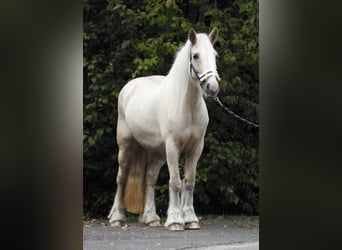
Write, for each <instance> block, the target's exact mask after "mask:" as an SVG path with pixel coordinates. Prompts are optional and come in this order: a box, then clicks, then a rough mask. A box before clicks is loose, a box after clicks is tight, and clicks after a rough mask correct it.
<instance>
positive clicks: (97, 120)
mask: <svg viewBox="0 0 342 250" xmlns="http://www.w3.org/2000/svg"><path fill="white" fill-rule="evenodd" d="M258 22H259V20H258V1H257V0H255V1H250V0H216V1H212V0H190V1H185V0H179V1H175V0H167V1H165V0H143V1H133V0H127V1H123V0H84V88H83V92H84V93H83V94H84V136H83V145H84V212H85V215H86V216H105V215H107V213H108V212H109V209H110V207H111V205H112V202H113V198H114V192H115V188H116V184H115V180H116V173H117V168H118V166H117V153H118V148H117V145H116V141H115V138H116V133H115V128H116V117H117V97H118V94H119V91H120V89H121V88H122V87H123V86H124V84H125V83H126V82H128V81H129V80H130V79H132V78H135V77H138V76H145V75H152V74H164V75H165V74H167V72H168V70H169V69H170V67H171V65H172V64H173V60H174V56H175V53H176V52H177V50H178V49H179V48H180V46H182V45H183V44H184V42H185V40H186V38H187V32H188V30H189V28H190V27H194V28H195V29H196V30H197V31H198V32H209V31H210V30H211V29H212V28H213V27H215V26H217V27H219V38H218V41H217V42H216V44H215V48H216V50H217V52H218V54H219V57H218V59H217V65H218V72H219V74H220V76H221V79H222V80H221V82H220V87H221V90H220V98H221V99H222V101H223V102H224V103H225V104H226V105H228V106H229V107H231V108H232V109H233V110H234V111H235V112H237V113H239V114H241V115H242V116H244V117H246V118H247V119H250V120H252V121H257V120H258V119H257V118H258V102H259V100H258V86H259V81H258V78H259V76H258V60H259V55H258V47H259V43H258ZM207 105H208V109H209V115H210V124H209V127H208V130H207V135H206V138H205V148H204V151H203V154H202V157H201V159H200V162H199V165H198V168H197V169H198V170H197V182H196V189H195V209H196V210H197V211H198V212H199V213H220V214H222V213H225V214H231V213H248V214H256V213H258V211H259V210H258V199H259V185H258V178H259V171H258V130H257V129H255V128H252V127H249V126H248V125H247V124H244V123H241V122H240V121H238V120H236V119H235V118H233V117H232V116H229V115H227V114H225V113H224V112H223V111H222V109H221V108H220V107H218V106H217V105H216V104H215V103H212V102H211V101H209V100H208V101H207ZM181 165H182V164H181ZM167 184H168V173H167V168H166V167H164V168H163V169H162V171H161V173H160V177H159V180H158V184H157V187H156V192H157V193H156V201H157V208H158V209H159V212H161V214H165V212H166V209H167V204H168V186H167Z"/></svg>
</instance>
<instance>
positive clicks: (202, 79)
mask: <svg viewBox="0 0 342 250" xmlns="http://www.w3.org/2000/svg"><path fill="white" fill-rule="evenodd" d="M191 71H194V72H195V75H196V77H197V79H198V81H199V83H200V85H201V87H202V86H203V84H204V83H205V81H206V80H207V79H208V78H209V77H211V76H215V77H216V80H217V81H220V77H219V75H218V73H217V71H216V70H207V71H206V72H204V73H202V74H200V75H198V72H197V71H196V70H195V68H194V66H193V65H192V53H191V51H190V75H192V74H191Z"/></svg>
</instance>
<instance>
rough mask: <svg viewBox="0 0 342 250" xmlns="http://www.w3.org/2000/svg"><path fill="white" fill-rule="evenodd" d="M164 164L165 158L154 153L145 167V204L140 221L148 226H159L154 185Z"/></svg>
mask: <svg viewBox="0 0 342 250" xmlns="http://www.w3.org/2000/svg"><path fill="white" fill-rule="evenodd" d="M164 164H165V159H164V158H163V157H162V156H160V155H158V154H156V153H154V154H153V155H152V158H151V160H150V162H149V164H148V165H147V168H146V175H145V180H146V191H145V206H144V213H143V214H142V216H141V218H140V222H141V223H145V224H146V225H147V226H150V227H159V226H161V224H160V218H159V216H158V214H157V212H156V206H155V190H154V186H155V184H156V183H157V180H158V176H159V171H160V169H161V167H162V166H163V165H164Z"/></svg>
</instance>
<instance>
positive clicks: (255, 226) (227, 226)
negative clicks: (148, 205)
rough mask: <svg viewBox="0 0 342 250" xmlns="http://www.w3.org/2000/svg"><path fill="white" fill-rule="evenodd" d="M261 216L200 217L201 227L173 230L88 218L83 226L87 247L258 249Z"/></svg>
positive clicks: (89, 249)
mask: <svg viewBox="0 0 342 250" xmlns="http://www.w3.org/2000/svg"><path fill="white" fill-rule="evenodd" d="M258 222H259V219H258V217H228V218H225V219H222V218H221V219H220V218H214V219H210V220H201V229H200V230H185V231H178V232H170V231H168V230H167V229H166V228H164V227H160V228H149V227H146V226H144V225H142V224H140V223H129V226H128V227H126V228H112V227H108V224H107V221H105V220H103V221H95V220H93V221H88V222H84V226H83V238H84V239H83V249H84V250H107V249H108V250H109V249H120V250H121V249H122V250H126V249H134V250H140V249H141V250H146V249H148V250H150V249H151V250H157V249H158V250H159V249H170V250H171V249H172V250H188V249H196V250H205V249H211V250H223V249H230V250H234V249H239V250H256V249H259V223H258Z"/></svg>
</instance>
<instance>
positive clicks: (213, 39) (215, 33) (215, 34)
mask: <svg viewBox="0 0 342 250" xmlns="http://www.w3.org/2000/svg"><path fill="white" fill-rule="evenodd" d="M208 37H209V39H210V42H211V43H212V44H214V43H215V42H216V40H217V37H218V28H217V27H215V28H213V30H212V31H211V32H210V33H209V35H208Z"/></svg>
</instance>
